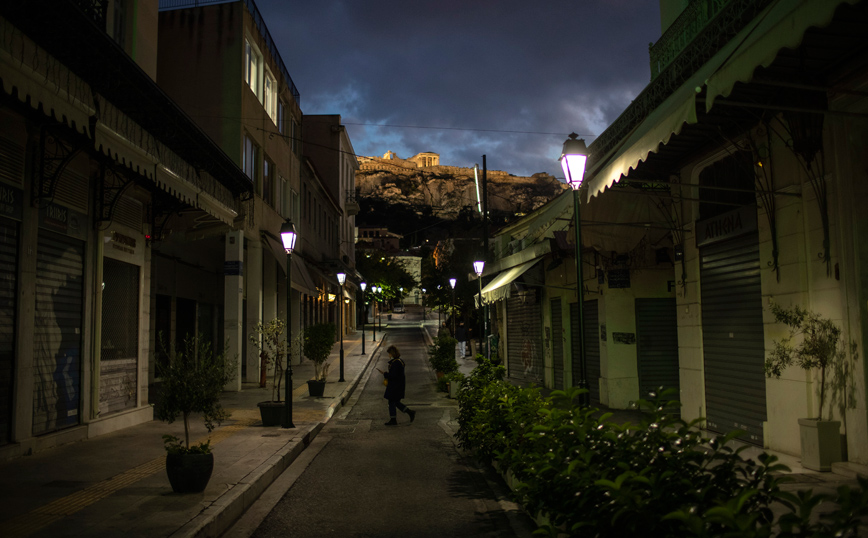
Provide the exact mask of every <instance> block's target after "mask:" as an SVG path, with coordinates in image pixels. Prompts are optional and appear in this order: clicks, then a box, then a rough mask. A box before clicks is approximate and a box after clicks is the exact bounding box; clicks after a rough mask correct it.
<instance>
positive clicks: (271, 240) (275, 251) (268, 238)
mask: <svg viewBox="0 0 868 538" xmlns="http://www.w3.org/2000/svg"><path fill="white" fill-rule="evenodd" d="M262 242H263V243H265V246H266V248H268V250H270V251H271V254H272V255H273V256H274V259H275V260H277V263H278V264H279V265H280V269H281V270H282V271H283V274H284V275H285V274H286V250H284V249H283V243H281V242H280V241H279V240H278V239H277V238H276V237H274V236H272V235H271V234H270V233H267V232H264V231H263V232H262ZM294 262H295V260H293V264H292V268H293V269H295V263H294ZM292 276H295V275H292Z"/></svg>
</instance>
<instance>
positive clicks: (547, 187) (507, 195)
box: [356, 166, 568, 223]
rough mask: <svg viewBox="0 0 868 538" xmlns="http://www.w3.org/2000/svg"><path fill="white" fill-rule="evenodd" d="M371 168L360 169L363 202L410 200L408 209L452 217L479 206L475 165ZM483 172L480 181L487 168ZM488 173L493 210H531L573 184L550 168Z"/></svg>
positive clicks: (358, 186) (402, 203)
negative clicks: (552, 173)
mask: <svg viewBox="0 0 868 538" xmlns="http://www.w3.org/2000/svg"><path fill="white" fill-rule="evenodd" d="M372 168H374V167H372V166H365V167H363V169H362V170H359V171H357V172H356V193H357V197H358V199H359V202H360V203H361V205H362V208H364V207H366V206H370V205H372V204H374V205H377V206H381V205H383V204H382V203H381V202H385V203H386V204H387V205H389V206H405V207H402V208H401V209H402V210H407V209H409V210H411V211H412V212H414V213H416V214H417V215H432V216H435V217H439V218H441V219H449V220H454V219H457V218H458V217H459V214H460V213H461V212H462V209H463V210H464V211H465V212H466V211H468V210H472V211H475V210H476V184H475V182H474V177H473V169H472V168H457V167H447V166H431V167H425V168H419V169H410V168H407V169H401V168H398V167H394V166H391V167H388V168H389V169H386V168H387V167H382V168H380V169H372ZM479 174H480V182H481V179H482V178H481V176H482V172H481V171H480V173H479ZM487 179H488V183H487V184H488V206H489V210H490V211H491V212H492V213H494V212H497V213H505V214H511V215H522V214H525V213H529V212H531V211H533V210H534V209H536V208H538V207H540V206H541V205H543V204H545V203H546V202H548V201H549V200H551V199H552V198H554V197H555V196H556V195H557V194H559V193H560V192H561V191H563V190H564V189H566V188H568V187H567V186H566V185H565V184H564V183H562V182H560V181H558V180H557V179H555V178H554V177H553V176H550V175H548V174H545V173H540V174H534V175H533V176H531V177H519V176H513V175H510V174H507V173H505V172H499V171H489V172H488V174H487ZM480 188H481V187H480ZM363 212H364V210H363ZM401 212H402V213H405V212H406V211H401ZM356 222H362V223H364V222H365V215H364V214H360V215H359V217H357V219H356Z"/></svg>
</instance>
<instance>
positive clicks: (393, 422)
mask: <svg viewBox="0 0 868 538" xmlns="http://www.w3.org/2000/svg"><path fill="white" fill-rule="evenodd" d="M386 353H388V354H389V357H390V359H389V371H388V372H384V371H383V370H380V369H379V368H377V371H378V372H380V373H381V374H383V384H385V385H386V393H385V394H383V398H385V399H386V400H388V401H389V422H386V426H397V425H398V420H397V418H396V417H397V412H396V409H400V410H401V411H403V412H404V413H407V414H408V415H410V422H413V421H414V420H416V412H415V411H413V410H412V409H410V408H409V407H407V406H406V405H404V404H403V403H401V399H402V398H404V389H405V388H406V386H407V380H406V378H405V377H404V359H402V358H401V352H399V351H398V348H396V347H395V346H389V348H388V349H387V350H386Z"/></svg>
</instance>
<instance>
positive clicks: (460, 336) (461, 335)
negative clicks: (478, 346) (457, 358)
mask: <svg viewBox="0 0 868 538" xmlns="http://www.w3.org/2000/svg"><path fill="white" fill-rule="evenodd" d="M455 339H456V340H458V341H459V342H466V341H467V329H465V328H464V325H459V326H458V328H457V329H455Z"/></svg>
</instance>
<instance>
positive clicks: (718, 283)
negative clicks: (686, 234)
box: [699, 232, 766, 444]
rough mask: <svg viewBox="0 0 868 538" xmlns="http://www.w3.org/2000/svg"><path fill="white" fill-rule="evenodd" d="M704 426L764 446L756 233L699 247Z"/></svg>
mask: <svg viewBox="0 0 868 538" xmlns="http://www.w3.org/2000/svg"><path fill="white" fill-rule="evenodd" d="M700 257H701V260H700V273H699V275H700V286H701V294H702V345H703V349H704V354H705V400H706V415H707V419H708V428H709V429H710V430H713V431H717V432H721V433H723V432H727V431H731V430H734V429H740V430H745V431H746V432H747V435H746V436H744V437H743V440H745V441H748V442H751V443H756V444H762V441H763V427H762V424H763V422H764V421H765V420H766V380H765V374H764V372H763V360H764V356H765V349H764V340H763V316H762V311H763V309H762V295H761V288H760V263H759V244H758V238H757V234H756V233H755V232H754V233H752V234H748V235H745V236H742V237H739V238H736V239H732V240H729V241H724V242H721V243H716V244H713V245H709V246H707V247H703V248H702V249H700Z"/></svg>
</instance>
